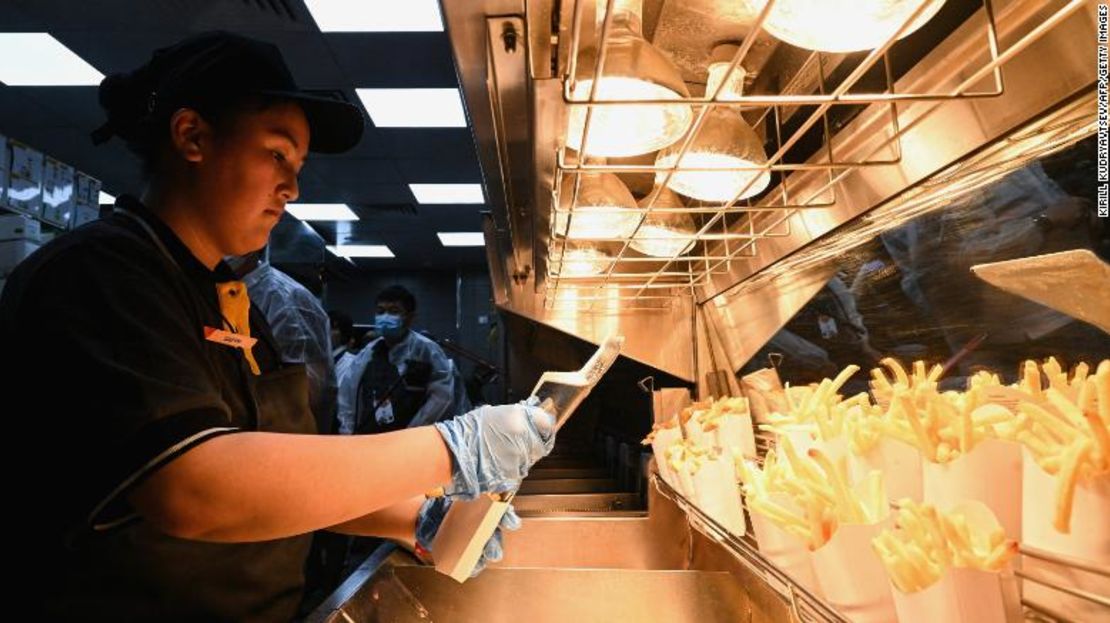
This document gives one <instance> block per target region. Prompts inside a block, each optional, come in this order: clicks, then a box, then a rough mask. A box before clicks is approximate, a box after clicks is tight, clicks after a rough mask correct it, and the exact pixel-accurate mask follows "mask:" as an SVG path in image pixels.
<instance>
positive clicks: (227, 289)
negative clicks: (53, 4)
mask: <svg viewBox="0 0 1110 623" xmlns="http://www.w3.org/2000/svg"><path fill="white" fill-rule="evenodd" d="M99 99H100V103H101V106H102V107H103V108H104V109H105V111H106V113H107V118H108V119H107V123H106V124H105V125H104V126H103V127H102V128H101V129H100V130H98V131H97V132H95V133H94V139H95V140H96V141H98V142H103V141H105V140H108V139H109V138H112V137H117V138H119V139H122V140H123V141H124V142H126V144H127V146H128V147H129V149H130V150H131V151H133V152H134V153H135V154H136V155H138V156H139V158H140V160H141V161H142V163H143V166H144V173H145V177H146V187H145V190H144V192H143V194H142V197H141V198H135V197H130V196H121V197H120V199H119V201H118V202H117V204H116V209H115V211H114V213H113V214H112V215H111V216H109V217H107V218H105V219H103V220H100V221H96V222H93V223H91V224H88V225H85V226H83V227H81V228H79V229H77V230H76V231H74V232H71V233H68V234H65V235H63V236H60V237H58V238H57V239H56V240H54V241H53V242H51V243H49V244H47V245H45V246H43V247H42V248H41V249H40V250H39V251H38V252H36V253H35V254H34V255H32V256H31V257H30V258H29V259H28V260H27V261H26V262H24V263H23V264H22V265H21V266H20V267H19V268H18V269H17V270H16V271H15V273H14V274H13V275H11V277H10V279H9V280H8V283H7V287H5V288H4V292H3V299H2V300H0V343H2V344H3V352H4V355H5V357H6V358H7V362H6V363H7V365H6V366H5V368H6V369H7V370H9V371H10V372H9V373H8V374H6V375H5V376H4V377H3V378H4V382H5V385H6V387H4V388H3V391H4V395H5V396H6V397H11V399H13V400H14V399H15V397H16V396H28V397H33V399H34V402H33V403H29V404H26V405H23V406H22V407H21V408H18V409H15V408H13V409H12V410H11V411H10V413H11V414H13V416H12V417H9V418H7V421H6V424H7V430H6V431H5V432H6V435H5V438H6V439H8V443H9V444H19V446H20V447H19V449H18V453H17V454H18V455H19V456H29V457H32V458H31V459H30V464H28V463H27V462H26V460H25V459H21V460H22V461H23V462H21V464H20V471H19V473H18V475H17V476H14V477H13V478H10V479H9V481H11V482H10V484H9V486H8V488H7V492H8V495H9V496H11V498H10V499H12V500H18V503H19V511H18V512H17V513H15V514H14V516H13V518H14V520H15V521H17V522H18V525H19V531H18V532H15V533H9V540H10V541H17V542H15V543H13V547H10V548H9V550H8V551H15V552H17V554H16V556H15V559H14V560H12V559H9V564H10V565H13V567H14V568H15V569H17V570H18V571H17V572H16V573H15V577H16V578H17V582H18V583H20V584H21V586H19V587H18V588H19V589H20V592H19V593H17V594H19V599H20V602H21V603H22V604H23V606H27V607H30V608H33V610H32V611H31V612H33V613H34V614H33V616H35V617H36V618H42V619H44V620H50V621H60V620H62V621H64V620H81V621H182V620H188V621H283V620H289V619H290V618H291V617H292V616H293V615H294V612H295V609H296V606H297V603H298V601H299V600H300V597H301V589H302V583H303V578H302V567H303V564H304V557H305V554H306V552H307V547H308V540H309V536H308V535H309V533H311V532H312V531H313V530H317V529H323V528H329V527H330V528H331V529H333V530H336V531H339V532H345V533H349V534H359V535H375V536H384V537H388V538H394V539H397V540H400V541H404V542H409V543H411V542H412V541H413V540H414V539H415V538H416V537H417V536H418V535H419V536H421V537H422V538H421V541H422V544H426V543H427V541H428V539H429V535H432V534H434V532H435V529H436V528H437V527H438V521H439V520H440V519H442V515H443V507H444V504H445V503H446V502H445V501H443V500H437V501H426V500H424V497H423V495H422V492H424V491H428V490H431V489H433V488H435V487H437V486H445V488H446V490H447V492H448V493H449V494H450V495H451V496H452V498H450V499H454V498H459V497H462V498H471V497H475V496H477V495H479V494H481V493H483V492H487V491H494V490H505V489H507V488H510V487H512V486H513V485H514V484H516V483H518V482H519V481H520V480H521V479H522V478H523V477H524V475H525V474H526V473H527V470H528V469H529V467H530V466H531V465H532V464H533V463H534V462H535V461H536V460H538V459H539V458H540V457H542V456H543V455H545V454H546V453H548V452H549V451H550V449H551V447H552V444H553V443H554V433H553V420H552V418H551V416H550V415H549V414H547V413H544V412H543V411H541V410H539V409H536V408H533V407H528V406H524V405H509V406H500V407H485V408H483V409H479V410H476V411H472V412H470V413H467V414H463V415H459V416H458V417H455V418H454V419H451V420H448V421H446V422H441V423H438V424H436V425H435V426H434V427H433V426H425V427H418V428H413V429H408V430H402V431H397V432H392V433H386V434H381V435H354V436H342V437H340V436H327V435H315V434H314V433H315V432H316V425H315V423H314V421H313V417H312V414H311V411H310V410H309V408H308V404H307V396H308V392H307V389H306V381H305V373H304V369H303V366H301V365H289V364H286V363H283V362H282V361H281V359H280V356H279V355H278V349H277V348H276V347H275V345H274V342H273V338H272V336H271V335H270V331H269V328H268V327H267V325H266V322H265V319H264V318H263V317H262V316H261V315H260V314H259V313H258V311H257V310H256V309H254V308H252V307H251V306H250V304H249V297H248V293H247V291H246V288H245V287H244V285H243V283H242V282H239V281H236V280H235V279H234V276H233V274H232V273H231V272H230V271H229V269H228V267H227V266H226V265H225V264H224V263H223V262H222V261H221V258H223V257H227V256H232V255H242V254H245V253H248V252H250V251H252V250H255V249H258V248H261V247H262V246H263V245H264V244H266V241H267V238H268V237H269V233H270V230H271V229H272V228H273V227H274V225H275V224H277V222H278V220H279V219H280V218H281V215H282V213H283V211H284V209H285V205H286V204H287V203H288V202H290V201H293V200H295V199H296V198H297V193H298V188H297V174H298V172H299V171H300V169H301V167H302V166H304V164H305V158H306V156H307V153H308V152H309V151H314V152H323V153H337V152H342V151H345V150H347V149H349V148H351V147H353V146H354V145H355V144H356V143H357V142H358V140H359V138H360V136H361V134H362V116H361V113H360V112H359V111H358V110H357V109H356V108H354V107H352V106H350V105H348V104H346V103H342V102H337V101H333V100H327V99H321V98H316V97H311V96H309V95H306V94H304V93H302V92H301V91H299V90H298V89H297V87H296V85H295V84H294V82H293V79H292V76H291V74H290V73H289V70H288V69H287V68H286V66H285V63H284V61H283V59H282V57H281V54H280V53H279V52H278V50H277V48H276V47H274V46H272V45H269V44H266V43H262V42H258V41H254V40H251V39H247V38H244V37H240V36H236V35H232V34H228V33H207V34H203V35H197V36H194V37H192V38H190V39H187V40H185V41H183V42H181V43H178V44H176V45H174V46H171V47H168V48H164V49H161V50H158V51H157V52H155V53H154V55H153V57H152V58H151V59H150V61H149V62H147V63H146V64H144V65H143V66H141V67H139V68H138V69H136V70H135V71H133V72H130V73H126V74H116V75H112V76H109V77H107V78H106V79H105V80H104V81H103V82H102V83H101V85H100V91H99ZM62 370H64V371H65V374H64V376H63V375H59V374H56V373H57V372H58V371H62ZM51 372H54V374H52V373H51ZM63 381H64V382H63ZM16 415H17V417H16ZM15 454H16V453H13V452H9V453H8V456H9V457H11V456H14V455H15ZM508 517H509V521H508V523H513V521H512V520H513V518H512V516H511V514H510V515H509V516H508ZM497 538H499V536H498V537H495V539H494V540H491V542H490V544H489V547H487V549H486V554H487V557H489V558H496V557H497V556H498V555H499V553H500V546H499V543H498V542H497ZM28 544H31V545H33V547H25V546H26V545H28ZM431 554H432V555H433V556H434V555H435V552H434V551H433V552H431Z"/></svg>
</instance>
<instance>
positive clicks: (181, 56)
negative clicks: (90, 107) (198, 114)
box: [92, 31, 363, 154]
mask: <svg viewBox="0 0 1110 623" xmlns="http://www.w3.org/2000/svg"><path fill="white" fill-rule="evenodd" d="M121 92H122V93H123V95H121ZM249 95H260V96H263V97H275V98H279V99H288V100H290V101H292V102H296V103H297V104H299V105H300V107H301V109H302V110H304V114H305V117H306V118H307V119H308V127H309V132H310V134H311V138H310V139H309V146H308V148H309V151H314V152H318V153H331V154H334V153H340V152H344V151H347V150H348V149H350V148H352V147H354V146H355V145H357V144H358V142H359V140H360V139H361V138H362V131H363V120H362V111H360V110H359V109H358V108H357V107H355V106H352V105H351V104H349V103H347V102H343V101H340V100H335V99H330V98H327V97H321V96H318V95H313V94H311V93H306V92H305V91H302V90H301V89H300V88H298V87H297V84H296V82H295V81H294V80H293V75H292V74H291V73H290V71H289V68H288V67H287V66H286V64H285V59H284V58H282V56H281V51H280V50H278V48H277V46H275V45H273V44H271V43H267V42H264V41H258V40H256V39H251V38H249V37H244V36H242V35H237V34H234V33H230V32H224V31H214V32H206V33H202V34H198V35H194V36H192V37H189V38H188V39H185V40H183V41H180V42H178V43H176V44H174V45H171V46H169V47H165V48H161V49H159V50H155V52H154V54H153V55H152V56H151V58H150V60H149V61H147V63H146V64H144V65H143V66H141V67H139V68H138V69H136V70H134V71H131V72H128V73H125V74H113V75H111V76H108V77H106V78H105V79H104V80H103V81H102V82H101V83H100V103H101V105H102V106H103V107H104V108H105V110H106V111H107V112H108V121H107V123H105V124H104V125H102V126H101V127H100V128H98V129H97V130H96V131H94V132H93V133H92V139H93V142H94V143H96V144H98V145H99V144H100V143H103V142H105V141H107V140H108V139H110V138H111V137H112V136H121V137H123V138H127V128H129V127H133V126H135V125H136V124H137V123H139V122H140V121H141V120H142V118H145V117H152V116H155V115H157V114H158V113H166V112H172V111H175V110H177V109H178V108H182V107H187V106H190V105H195V104H196V103H198V102H212V101H221V100H223V99H233V98H236V97H241V96H249ZM121 99H123V100H126V101H125V102H124V103H123V104H121V105H117V104H118V103H119V102H120V100H121Z"/></svg>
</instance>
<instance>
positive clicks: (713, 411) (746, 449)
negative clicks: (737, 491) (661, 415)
mask: <svg viewBox="0 0 1110 623" xmlns="http://www.w3.org/2000/svg"><path fill="white" fill-rule="evenodd" d="M691 419H696V420H698V423H699V425H700V428H701V430H702V431H704V432H705V433H707V434H709V435H710V436H711V438H712V441H713V443H714V444H715V445H716V446H718V447H720V448H723V449H726V450H728V451H730V452H731V453H732V454H733V455H737V456H746V457H754V456H755V429H754V427H753V425H752V415H751V411H750V409H749V405H748V400H747V399H746V398H721V399H720V400H716V401H714V402H713V403H712V404H710V405H709V407H708V408H705V409H701V410H698V411H696V412H694V414H693V416H692V417H691Z"/></svg>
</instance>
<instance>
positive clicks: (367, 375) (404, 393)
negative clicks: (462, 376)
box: [355, 340, 431, 434]
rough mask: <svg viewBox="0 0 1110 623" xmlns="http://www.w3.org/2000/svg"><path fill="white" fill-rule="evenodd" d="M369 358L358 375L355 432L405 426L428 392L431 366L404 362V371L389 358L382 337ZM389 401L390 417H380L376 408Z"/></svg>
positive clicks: (386, 429)
mask: <svg viewBox="0 0 1110 623" xmlns="http://www.w3.org/2000/svg"><path fill="white" fill-rule="evenodd" d="M373 348H374V350H373V351H372V353H371V355H370V361H369V362H367V364H366V370H365V371H364V372H363V373H362V378H360V379H359V384H358V392H357V394H356V403H355V433H356V434H375V433H386V432H389V431H394V430H401V429H404V428H407V427H408V425H409V423H410V422H412V419H413V418H414V417H416V414H417V413H419V412H420V407H422V406H424V401H425V400H426V399H427V396H428V380H429V377H430V376H431V369H430V366H429V365H428V364H427V363H425V362H420V361H413V360H409V361H406V362H405V374H404V375H401V373H400V372H399V371H398V370H397V368H396V366H394V365H393V363H392V362H390V361H389V349H390V346H389V345H388V344H386V342H385V340H379V341H378V343H376V344H374V347H373ZM386 403H389V406H390V407H391V409H392V413H393V419H392V421H388V422H384V421H379V419H378V417H377V413H376V412H377V410H378V408H379V407H381V406H383V405H385V404H386Z"/></svg>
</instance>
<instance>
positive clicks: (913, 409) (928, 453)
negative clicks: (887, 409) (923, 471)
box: [895, 393, 937, 461]
mask: <svg viewBox="0 0 1110 623" xmlns="http://www.w3.org/2000/svg"><path fill="white" fill-rule="evenodd" d="M895 400H896V402H897V403H898V405H899V407H900V408H901V409H902V413H903V414H905V417H906V422H908V423H909V425H910V430H912V431H913V434H914V436H915V438H916V439H917V444H916V445H917V447H918V448H919V449H920V450H921V454H922V455H923V456H924V457H925V458H926V459H928V460H930V461H936V460H937V444H936V441H934V440H933V438H932V437H930V436H929V434H928V433H927V432H926V431H925V424H924V422H922V420H921V418H920V417H919V415H918V412H917V405H915V404H914V402H913V398H911V397H910V396H908V395H907V394H905V393H902V394H898V395H896V396H895Z"/></svg>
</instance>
